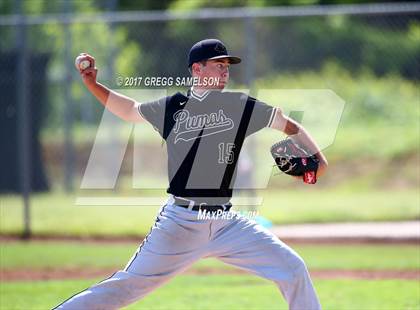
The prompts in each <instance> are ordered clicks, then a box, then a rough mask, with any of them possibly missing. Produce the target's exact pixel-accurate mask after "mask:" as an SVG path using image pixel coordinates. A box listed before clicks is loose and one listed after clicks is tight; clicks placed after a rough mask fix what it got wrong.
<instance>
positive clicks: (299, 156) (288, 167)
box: [270, 138, 319, 184]
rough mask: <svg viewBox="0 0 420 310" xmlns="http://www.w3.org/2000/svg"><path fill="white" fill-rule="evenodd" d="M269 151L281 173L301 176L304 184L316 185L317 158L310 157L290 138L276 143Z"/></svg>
mask: <svg viewBox="0 0 420 310" xmlns="http://www.w3.org/2000/svg"><path fill="white" fill-rule="evenodd" d="M270 151H271V155H272V156H273V158H274V161H275V162H276V165H277V167H278V168H279V169H280V170H281V171H283V172H284V173H286V174H288V175H292V176H301V177H302V178H303V181H304V182H305V183H308V184H314V183H316V172H317V170H318V164H319V160H318V158H317V157H316V156H315V155H312V156H310V155H309V154H308V152H306V151H305V150H304V149H303V148H302V147H300V146H299V145H298V144H296V143H295V142H294V141H293V140H292V139H291V138H287V139H285V140H282V141H280V142H277V143H276V144H274V145H273V146H272V147H271V150H270Z"/></svg>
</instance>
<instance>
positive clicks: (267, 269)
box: [56, 39, 327, 309]
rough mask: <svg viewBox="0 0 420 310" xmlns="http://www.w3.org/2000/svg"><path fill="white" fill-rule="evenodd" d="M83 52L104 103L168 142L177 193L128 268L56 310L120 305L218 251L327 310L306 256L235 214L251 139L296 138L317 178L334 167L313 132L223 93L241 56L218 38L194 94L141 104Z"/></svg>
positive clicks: (85, 72)
mask: <svg viewBox="0 0 420 310" xmlns="http://www.w3.org/2000/svg"><path fill="white" fill-rule="evenodd" d="M82 56H83V59H84V60H88V61H89V62H90V66H89V67H87V68H85V69H83V68H80V74H81V76H82V79H83V82H84V84H85V85H86V87H87V89H88V90H89V91H90V92H91V93H92V94H93V95H94V96H95V97H96V98H97V99H98V100H99V102H101V103H102V104H103V105H104V106H105V107H106V108H107V109H108V110H109V111H111V112H112V113H114V114H115V115H117V116H119V117H120V118H122V119H123V120H126V121H129V122H144V121H147V122H149V123H150V124H151V125H152V126H153V127H154V128H155V129H156V131H157V132H158V133H159V135H160V136H161V137H162V138H163V139H164V140H165V141H166V147H167V152H168V180H169V188H168V190H167V192H168V194H169V197H168V201H167V203H166V204H165V205H164V206H163V207H162V208H161V210H160V211H159V214H158V216H157V219H156V221H155V223H154V225H153V227H152V229H151V231H150V233H149V234H148V235H147V236H146V238H145V239H144V240H143V242H142V243H141V245H140V246H139V248H138V249H137V251H136V253H135V254H134V255H133V257H132V258H131V260H130V261H129V262H128V264H127V265H126V266H125V268H124V269H123V270H120V271H118V272H116V273H114V274H113V275H112V276H111V277H109V278H108V279H105V280H103V281H102V282H100V283H98V284H95V285H93V286H91V287H89V288H87V289H85V290H84V291H82V292H80V293H78V294H76V295H74V296H72V297H70V298H69V299H67V300H66V301H64V302H63V303H61V304H60V305H59V306H57V307H56V308H57V309H118V308H121V307H124V306H126V305H128V304H130V303H133V302H135V301H137V300H139V299H141V298H143V297H144V296H146V295H147V294H149V293H151V292H152V291H153V290H155V289H156V288H158V287H159V286H161V285H163V284H164V283H165V282H167V281H168V280H169V279H171V278H172V277H174V276H175V275H177V274H179V273H181V272H183V271H184V270H185V269H187V268H188V267H189V266H190V265H191V264H193V263H194V262H196V261H197V260H199V259H200V258H204V257H216V258H218V259H219V260H221V261H223V262H225V263H227V264H230V265H233V266H236V267H239V268H241V269H244V270H246V271H249V272H251V273H254V274H256V275H258V276H260V277H263V278H266V279H269V280H271V281H273V282H274V283H275V284H276V285H277V286H278V288H279V289H280V291H281V293H282V294H283V296H284V298H285V299H286V301H287V303H288V304H289V308H290V309H320V308H321V306H320V303H319V300H318V298H317V295H316V292H315V290H314V287H313V285H312V282H311V279H310V276H309V273H308V270H307V268H306V265H305V263H304V261H303V260H302V258H301V257H300V256H299V255H298V254H297V253H296V252H294V251H293V250H292V249H291V248H290V247H288V246H287V245H286V244H284V243H283V242H282V241H280V240H279V239H278V238H277V237H276V236H275V235H273V234H272V233H271V232H270V231H268V230H266V229H265V228H263V227H262V226H260V225H258V224H257V223H256V222H255V221H252V220H250V219H247V218H245V217H243V216H241V215H239V214H235V213H233V212H230V211H229V209H230V208H231V206H232V205H231V203H230V199H231V196H232V184H234V181H235V177H236V166H237V160H238V157H239V153H240V151H241V148H242V145H243V142H244V140H245V139H246V138H247V137H248V136H249V135H251V134H254V133H256V132H258V131H260V130H261V129H263V128H265V127H270V128H273V129H277V130H280V131H283V132H284V133H286V134H287V135H293V138H294V139H295V141H298V142H299V143H301V145H303V146H305V147H306V149H308V150H310V152H311V153H312V154H315V156H316V157H317V159H318V160H319V168H318V176H320V175H322V174H323V173H324V171H325V169H326V167H327V160H326V158H325V157H324V155H323V154H322V152H321V151H320V149H319V147H318V146H317V144H316V143H315V142H314V140H313V139H312V138H311V137H310V135H309V134H308V133H307V132H306V130H305V129H304V128H303V127H302V126H301V125H299V124H298V123H296V122H295V121H293V120H291V119H289V118H287V117H285V116H284V115H283V114H282V111H281V110H280V109H279V108H273V107H272V106H270V105H267V104H265V103H263V102H260V101H258V100H257V99H255V98H252V97H249V96H247V95H245V94H243V93H238V92H228V91H224V90H223V89H224V88H225V85H226V84H227V83H228V80H229V68H230V66H231V65H233V64H238V63H240V62H241V59H240V58H239V57H235V56H232V55H229V53H228V51H227V50H226V47H225V45H224V44H223V43H222V42H221V41H219V40H216V39H206V40H203V41H200V42H198V43H196V44H194V45H193V46H192V48H191V50H190V52H189V55H188V67H189V69H190V72H191V74H192V76H193V77H196V78H197V81H198V82H197V83H196V84H194V86H193V87H192V88H191V89H189V90H188V92H187V93H186V94H182V93H179V92H178V93H176V94H174V95H172V96H168V97H165V98H161V99H159V100H156V101H152V102H148V103H143V102H141V103H139V102H136V101H135V100H133V99H130V98H128V97H126V96H123V95H121V94H119V93H117V92H115V91H112V90H110V89H108V88H107V87H105V86H104V85H102V84H100V83H98V82H97V81H96V76H97V69H96V67H95V59H94V58H93V57H92V56H90V55H88V54H83V55H82ZM211 80H216V81H217V83H216V84H212V83H209V81H211ZM203 215H204V216H203Z"/></svg>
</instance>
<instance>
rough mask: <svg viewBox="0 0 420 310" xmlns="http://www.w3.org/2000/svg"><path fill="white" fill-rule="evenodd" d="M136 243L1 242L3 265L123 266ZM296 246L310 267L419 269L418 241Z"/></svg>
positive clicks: (209, 262)
mask: <svg viewBox="0 0 420 310" xmlns="http://www.w3.org/2000/svg"><path fill="white" fill-rule="evenodd" d="M140 242H141V240H139V243H140ZM137 246H138V244H137V243H107V244H101V243H82V242H52V241H51V242H36V241H35V242H27V243H26V242H3V243H0V253H1V255H0V258H1V259H0V267H1V269H11V268H32V269H39V268H59V267H60V268H69V267H84V268H89V267H113V268H121V267H123V266H125V264H126V263H127V262H128V260H129V259H130V257H131V255H132V254H133V253H134V252H135V250H136V248H137ZM293 248H294V249H295V250H296V251H297V252H298V253H299V254H300V255H301V256H302V257H303V258H304V259H305V261H306V263H307V264H308V267H309V268H311V269H312V268H313V269H344V270H345V269H363V270H384V269H393V270H417V269H420V248H419V247H418V246H416V245H392V246H390V245H357V244H353V245H346V244H343V245H296V246H293ZM76 253H77V255H75V254H76ZM209 267H211V268H217V269H225V268H227V265H225V264H222V263H220V262H218V261H217V260H214V259H205V260H201V261H199V262H198V263H197V264H196V265H194V268H198V269H200V268H209Z"/></svg>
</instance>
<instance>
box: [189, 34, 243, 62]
mask: <svg viewBox="0 0 420 310" xmlns="http://www.w3.org/2000/svg"><path fill="white" fill-rule="evenodd" d="M222 58H228V59H229V62H230V63H231V64H238V63H240V62H241V58H239V57H237V56H232V55H229V54H228V51H227V49H226V46H225V45H224V44H223V42H222V41H220V40H217V39H205V40H202V41H200V42H197V43H195V44H194V45H193V46H192V47H191V49H190V52H189V54H188V67H191V66H192V64H193V63H195V62H200V61H202V60H207V59H222Z"/></svg>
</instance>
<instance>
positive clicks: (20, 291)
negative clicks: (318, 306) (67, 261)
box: [0, 275, 420, 310]
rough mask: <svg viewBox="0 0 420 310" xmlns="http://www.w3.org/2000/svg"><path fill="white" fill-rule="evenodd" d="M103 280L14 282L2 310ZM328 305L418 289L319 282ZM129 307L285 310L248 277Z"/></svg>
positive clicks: (408, 296)
mask: <svg viewBox="0 0 420 310" xmlns="http://www.w3.org/2000/svg"><path fill="white" fill-rule="evenodd" d="M97 280H100V279H91V280H72V281H70V280H64V281H47V282H30V283H26V282H13V283H4V284H2V285H1V287H0V292H1V295H2V296H7V298H2V299H0V300H1V301H0V306H1V308H2V309H9V310H12V309H25V310H31V309H51V308H52V307H54V306H56V305H57V304H59V303H60V302H61V301H62V300H65V299H66V298H68V297H70V296H71V295H72V294H73V293H75V292H78V291H80V290H82V289H84V288H86V287H88V286H89V285H91V284H92V283H94V281H97ZM314 285H315V287H316V289H317V292H318V294H319V297H320V300H321V302H322V305H323V307H324V309H336V310H338V309H349V310H350V309H351V310H355V309H360V310H362V309H363V310H385V309H389V310H391V309H392V310H397V309H404V310H408V309H413V310H415V309H418V308H419V306H420V304H419V298H420V295H419V287H418V283H417V282H415V281H403V280H381V281H378V280H369V281H366V280H363V281H362V280H351V279H338V280H315V281H314ZM127 309H287V305H286V304H285V302H284V301H283V299H282V297H281V295H280V292H279V291H278V290H277V288H276V287H275V286H274V285H272V284H271V283H270V282H268V281H265V280H262V279H259V278H257V277H253V276H248V275H207V276H192V275H181V276H178V277H176V278H175V279H173V280H172V281H171V282H170V283H169V284H167V285H165V286H163V287H161V288H160V289H158V290H157V291H155V292H154V293H152V294H151V295H149V296H147V297H146V298H145V299H144V300H142V301H140V302H138V303H136V304H134V305H132V306H130V307H128V308H127Z"/></svg>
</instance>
